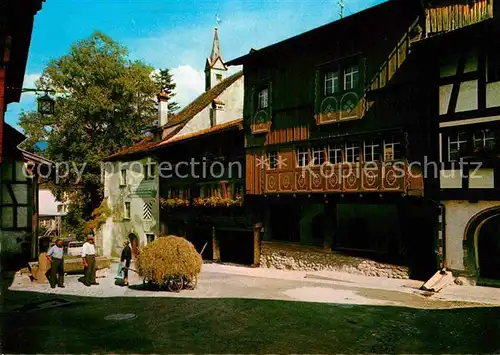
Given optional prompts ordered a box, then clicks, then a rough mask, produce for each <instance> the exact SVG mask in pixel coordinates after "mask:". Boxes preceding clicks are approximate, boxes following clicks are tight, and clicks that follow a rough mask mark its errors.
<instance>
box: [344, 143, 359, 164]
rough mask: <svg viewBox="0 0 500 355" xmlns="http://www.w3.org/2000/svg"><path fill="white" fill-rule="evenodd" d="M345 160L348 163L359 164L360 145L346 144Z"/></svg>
mask: <svg viewBox="0 0 500 355" xmlns="http://www.w3.org/2000/svg"><path fill="white" fill-rule="evenodd" d="M345 159H346V162H348V163H357V162H359V145H358V143H346V144H345Z"/></svg>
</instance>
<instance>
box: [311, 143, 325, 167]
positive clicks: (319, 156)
mask: <svg viewBox="0 0 500 355" xmlns="http://www.w3.org/2000/svg"><path fill="white" fill-rule="evenodd" d="M312 159H313V160H312V161H313V164H314V165H322V164H323V163H324V162H325V149H324V148H323V147H314V148H313V149H312Z"/></svg>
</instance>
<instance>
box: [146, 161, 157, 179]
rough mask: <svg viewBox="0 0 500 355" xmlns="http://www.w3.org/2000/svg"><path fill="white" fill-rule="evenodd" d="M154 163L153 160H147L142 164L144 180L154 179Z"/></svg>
mask: <svg viewBox="0 0 500 355" xmlns="http://www.w3.org/2000/svg"><path fill="white" fill-rule="evenodd" d="M155 167H156V166H155V164H154V163H153V162H149V163H148V164H145V165H144V179H146V180H154V178H155V173H156V169H155Z"/></svg>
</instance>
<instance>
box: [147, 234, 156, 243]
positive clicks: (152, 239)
mask: <svg viewBox="0 0 500 355" xmlns="http://www.w3.org/2000/svg"><path fill="white" fill-rule="evenodd" d="M146 240H147V241H148V244H149V243H152V242H153V241H154V240H155V235H154V234H146Z"/></svg>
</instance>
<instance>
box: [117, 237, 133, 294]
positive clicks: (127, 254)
mask: <svg viewBox="0 0 500 355" xmlns="http://www.w3.org/2000/svg"><path fill="white" fill-rule="evenodd" d="M130 260H132V249H130V242H129V241H128V240H126V241H124V242H123V250H122V255H121V257H120V261H121V262H122V264H123V265H124V267H123V283H124V286H128V268H129V267H130Z"/></svg>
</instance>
